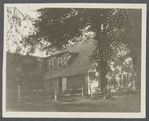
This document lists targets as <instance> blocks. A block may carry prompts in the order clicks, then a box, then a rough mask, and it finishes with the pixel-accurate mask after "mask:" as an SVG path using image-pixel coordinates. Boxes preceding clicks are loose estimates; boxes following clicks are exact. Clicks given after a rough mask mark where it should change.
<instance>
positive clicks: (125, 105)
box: [6, 92, 140, 112]
mask: <svg viewBox="0 0 149 121" xmlns="http://www.w3.org/2000/svg"><path fill="white" fill-rule="evenodd" d="M6 104H7V105H6V111H23V112H26V111H37V112H40V111H42V112H48V111H49V112H140V92H135V93H131V94H122V95H113V97H112V98H109V99H106V100H103V99H102V98H90V97H84V98H82V97H71V98H58V101H55V100H53V98H52V97H36V98H23V99H21V101H20V102H19V103H18V101H17V100H16V99H13V100H9V101H7V102H6Z"/></svg>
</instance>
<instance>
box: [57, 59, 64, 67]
mask: <svg viewBox="0 0 149 121" xmlns="http://www.w3.org/2000/svg"><path fill="white" fill-rule="evenodd" d="M59 60H61V64H62V66H61V67H60V66H59V64H60V61H59ZM57 67H58V69H61V68H63V58H62V57H59V58H58V59H57Z"/></svg>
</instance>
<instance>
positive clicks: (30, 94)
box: [6, 86, 48, 101]
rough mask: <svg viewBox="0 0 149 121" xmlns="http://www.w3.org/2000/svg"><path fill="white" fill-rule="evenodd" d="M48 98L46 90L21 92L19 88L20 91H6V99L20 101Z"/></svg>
mask: <svg viewBox="0 0 149 121" xmlns="http://www.w3.org/2000/svg"><path fill="white" fill-rule="evenodd" d="M46 96H48V92H47V91H45V90H20V87H19V86H18V90H7V91H6V99H7V100H10V99H17V100H18V101H20V100H21V98H34V97H46Z"/></svg>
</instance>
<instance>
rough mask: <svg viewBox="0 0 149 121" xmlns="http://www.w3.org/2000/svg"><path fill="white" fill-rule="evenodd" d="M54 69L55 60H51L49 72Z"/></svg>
mask: <svg viewBox="0 0 149 121" xmlns="http://www.w3.org/2000/svg"><path fill="white" fill-rule="evenodd" d="M53 68H54V63H53V60H50V61H49V70H51V69H53Z"/></svg>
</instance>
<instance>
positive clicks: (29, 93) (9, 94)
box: [6, 85, 93, 101]
mask: <svg viewBox="0 0 149 121" xmlns="http://www.w3.org/2000/svg"><path fill="white" fill-rule="evenodd" d="M91 90H92V89H91V87H90V96H91V97H92V95H93V94H92V91H91ZM59 91H60V93H59ZM50 95H52V96H53V99H55V100H57V97H58V96H81V97H84V87H83V85H82V86H81V87H80V88H75V89H67V90H65V91H64V92H62V90H60V89H56V88H55V90H54V92H53V94H50V93H49V92H48V91H47V90H20V86H18V90H7V91H6V98H7V99H8V100H9V99H12V98H14V99H17V100H18V101H20V100H21V99H22V98H34V97H49V96H50Z"/></svg>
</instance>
